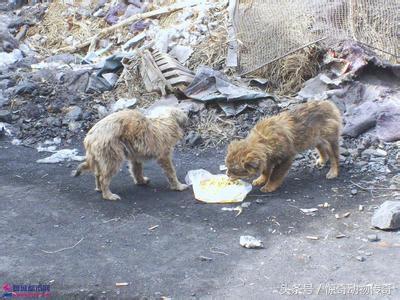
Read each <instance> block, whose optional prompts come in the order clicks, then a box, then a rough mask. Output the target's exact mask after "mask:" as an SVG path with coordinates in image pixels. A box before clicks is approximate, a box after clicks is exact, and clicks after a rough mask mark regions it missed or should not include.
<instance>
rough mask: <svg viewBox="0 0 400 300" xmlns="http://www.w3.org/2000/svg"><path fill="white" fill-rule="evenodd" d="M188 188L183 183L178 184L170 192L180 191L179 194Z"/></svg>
mask: <svg viewBox="0 0 400 300" xmlns="http://www.w3.org/2000/svg"><path fill="white" fill-rule="evenodd" d="M188 188H189V186H188V185H187V184H183V183H178V184H177V185H175V186H172V187H171V189H172V190H174V191H180V192H182V191H184V190H186V189H188Z"/></svg>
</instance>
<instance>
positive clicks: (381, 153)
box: [362, 148, 387, 157]
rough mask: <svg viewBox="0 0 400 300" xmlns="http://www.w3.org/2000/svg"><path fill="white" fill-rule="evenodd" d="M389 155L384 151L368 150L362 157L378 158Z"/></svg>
mask: <svg viewBox="0 0 400 300" xmlns="http://www.w3.org/2000/svg"><path fill="white" fill-rule="evenodd" d="M386 155H387V152H386V151H385V150H382V149H372V148H369V149H366V150H364V151H363V153H362V156H363V157H369V156H378V157H385V156H386Z"/></svg>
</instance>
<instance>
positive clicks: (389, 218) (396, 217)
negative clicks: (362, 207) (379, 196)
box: [371, 201, 400, 229]
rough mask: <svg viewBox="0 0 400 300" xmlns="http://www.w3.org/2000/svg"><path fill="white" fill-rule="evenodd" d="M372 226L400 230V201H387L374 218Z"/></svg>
mask: <svg viewBox="0 0 400 300" xmlns="http://www.w3.org/2000/svg"><path fill="white" fill-rule="evenodd" d="M371 224H372V226H373V227H376V228H379V229H397V228H400V201H386V202H384V203H383V204H382V205H381V206H380V207H379V208H378V209H377V210H375V212H374V215H373V216H372V221H371Z"/></svg>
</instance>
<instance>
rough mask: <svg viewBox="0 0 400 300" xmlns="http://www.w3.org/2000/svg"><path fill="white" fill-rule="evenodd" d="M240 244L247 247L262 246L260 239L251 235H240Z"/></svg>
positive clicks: (255, 247)
mask: <svg viewBox="0 0 400 300" xmlns="http://www.w3.org/2000/svg"><path fill="white" fill-rule="evenodd" d="M240 246H242V247H244V248H247V249H257V248H264V246H263V243H262V241H260V240H258V239H256V238H255V237H253V236H251V235H242V236H241V237H240Z"/></svg>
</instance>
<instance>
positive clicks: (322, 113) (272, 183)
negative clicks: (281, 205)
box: [225, 101, 342, 192]
mask: <svg viewBox="0 0 400 300" xmlns="http://www.w3.org/2000/svg"><path fill="white" fill-rule="evenodd" d="M341 127H342V120H341V116H340V112H339V110H338V108H337V107H336V106H335V105H334V104H333V103H332V102H329V101H314V102H309V103H306V104H300V105H298V106H297V107H296V108H295V109H294V110H291V111H285V112H283V113H280V114H279V115H277V116H273V117H270V118H265V119H263V120H261V121H259V122H258V123H257V124H256V126H255V127H254V128H253V129H252V130H251V131H250V134H249V135H248V136H247V137H246V138H245V139H244V140H240V141H233V142H231V144H230V145H229V147H228V154H227V156H226V159H225V164H226V166H227V169H228V171H227V175H228V176H229V177H231V178H234V179H236V178H248V177H251V176H254V175H256V174H258V173H261V175H260V176H259V177H258V178H257V179H255V180H254V181H253V185H263V187H262V188H261V191H262V192H273V191H275V190H276V189H277V188H279V187H280V186H281V184H282V182H283V179H284V178H285V176H286V174H287V173H288V171H289V168H290V166H291V165H292V162H293V160H294V158H295V156H296V154H297V153H299V152H301V151H304V150H306V149H310V148H313V147H316V148H317V150H318V153H319V158H318V159H317V161H316V165H317V166H318V167H323V166H324V165H325V163H326V162H327V161H328V159H330V161H331V167H330V170H329V172H328V174H327V175H326V178H328V179H331V178H335V177H337V176H338V175H339V136H340V133H341Z"/></svg>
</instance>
